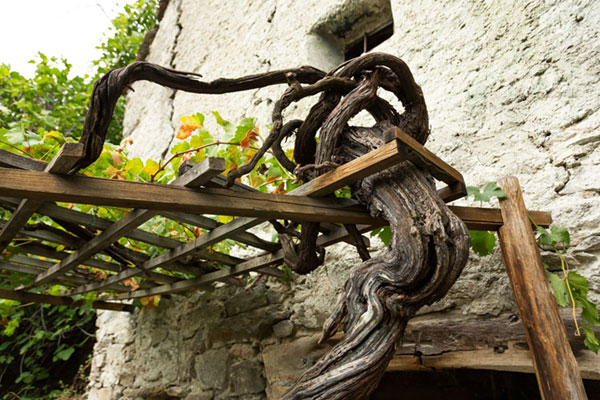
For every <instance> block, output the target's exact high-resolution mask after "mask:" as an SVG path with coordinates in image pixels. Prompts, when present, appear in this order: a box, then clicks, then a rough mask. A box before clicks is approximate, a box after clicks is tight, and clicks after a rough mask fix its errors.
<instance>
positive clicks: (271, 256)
mask: <svg viewBox="0 0 600 400" xmlns="http://www.w3.org/2000/svg"><path fill="white" fill-rule="evenodd" d="M358 229H359V231H360V232H368V231H369V230H371V229H373V228H372V227H371V226H366V225H360V226H358ZM349 236H350V235H349V234H348V232H347V231H346V229H345V228H343V227H342V228H339V229H337V230H336V231H335V232H332V233H331V234H329V235H321V236H319V237H318V239H317V244H318V245H319V246H330V245H333V244H336V243H339V242H341V241H343V240H344V239H346V238H348V237H349ZM281 261H283V250H279V251H277V252H275V253H266V254H262V255H260V256H257V257H254V258H251V259H249V260H247V261H244V262H242V263H240V264H238V265H236V266H234V267H230V268H223V269H221V270H218V271H215V272H210V273H208V274H205V275H202V276H200V277H198V278H195V279H188V280H185V281H179V282H176V283H173V284H169V285H163V286H158V287H154V288H151V289H146V290H136V291H134V292H130V293H123V294H121V295H118V296H116V297H115V298H118V299H130V298H139V297H146V296H152V295H155V294H167V293H175V292H181V291H184V290H191V289H196V288H198V287H200V286H203V285H206V284H207V283H212V282H216V281H220V280H223V279H226V278H228V277H231V276H235V275H241V274H244V273H246V272H251V271H255V270H257V269H260V268H263V267H266V266H269V265H273V264H278V263H281Z"/></svg>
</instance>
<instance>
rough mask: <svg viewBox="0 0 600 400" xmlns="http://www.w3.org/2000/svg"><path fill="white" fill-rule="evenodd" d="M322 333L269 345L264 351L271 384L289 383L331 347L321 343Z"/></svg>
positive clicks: (267, 375) (266, 373)
mask: <svg viewBox="0 0 600 400" xmlns="http://www.w3.org/2000/svg"><path fill="white" fill-rule="evenodd" d="M319 337H320V334H316V335H313V336H307V337H303V338H300V339H298V340H295V341H294V342H291V343H285V344H279V345H273V346H268V347H266V348H265V349H264V351H263V363H264V366H265V376H266V378H267V381H268V382H269V384H270V385H278V386H281V385H289V384H291V383H293V382H295V381H296V379H298V378H299V377H300V375H302V373H303V372H304V371H305V370H306V369H307V368H309V367H311V366H312V365H314V363H315V362H316V361H317V360H318V359H319V358H320V357H321V356H322V355H323V354H325V353H326V352H327V351H329V349H330V348H331V346H329V345H328V344H323V345H319V344H318V340H319Z"/></svg>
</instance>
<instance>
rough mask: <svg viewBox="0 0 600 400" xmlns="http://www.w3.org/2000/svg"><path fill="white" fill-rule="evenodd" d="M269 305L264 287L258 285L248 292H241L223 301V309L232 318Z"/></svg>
mask: <svg viewBox="0 0 600 400" xmlns="http://www.w3.org/2000/svg"><path fill="white" fill-rule="evenodd" d="M267 304H269V300H267V296H266V295H265V288H264V285H259V286H257V287H255V288H252V289H250V290H242V291H240V292H238V293H236V294H235V295H233V296H232V297H231V298H230V299H228V300H226V301H225V309H226V310H227V315H228V316H230V317H231V316H234V315H237V314H241V313H244V312H248V311H252V310H255V309H257V308H260V307H264V306H266V305H267Z"/></svg>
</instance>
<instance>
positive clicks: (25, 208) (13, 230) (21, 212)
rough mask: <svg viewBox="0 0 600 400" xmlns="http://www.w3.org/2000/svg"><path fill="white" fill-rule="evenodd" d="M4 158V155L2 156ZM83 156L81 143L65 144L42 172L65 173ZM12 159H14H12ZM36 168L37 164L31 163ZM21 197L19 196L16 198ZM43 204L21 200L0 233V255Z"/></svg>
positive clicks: (32, 200)
mask: <svg viewBox="0 0 600 400" xmlns="http://www.w3.org/2000/svg"><path fill="white" fill-rule="evenodd" d="M4 156H5V157H6V154H4ZM83 156H84V145H83V144H82V143H65V144H64V145H63V146H62V148H61V149H60V151H59V152H58V154H57V155H56V156H55V157H54V158H53V159H52V162H50V164H48V165H46V167H45V169H44V171H45V172H48V173H52V174H64V173H67V172H68V171H69V170H70V169H71V168H72V167H73V165H75V164H76V163H77V162H78V161H79V160H80V159H82V158H83ZM13 158H14V157H13ZM31 165H32V166H35V167H36V168H37V167H38V166H39V164H36V163H31ZM18 197H21V196H18ZM42 203H43V200H36V199H23V200H22V201H21V202H20V204H19V206H18V207H17V209H16V210H15V212H13V213H12V215H11V217H10V219H9V220H8V223H6V224H5V225H4V227H3V228H2V231H0V253H2V252H3V251H4V249H6V246H8V245H9V244H10V242H11V240H12V239H13V238H14V237H15V236H16V235H17V234H18V233H19V231H20V230H21V229H22V228H23V227H24V226H25V224H27V221H28V220H29V218H30V217H31V216H32V215H33V213H34V212H35V211H36V210H37V209H38V207H39V206H40V205H41V204H42Z"/></svg>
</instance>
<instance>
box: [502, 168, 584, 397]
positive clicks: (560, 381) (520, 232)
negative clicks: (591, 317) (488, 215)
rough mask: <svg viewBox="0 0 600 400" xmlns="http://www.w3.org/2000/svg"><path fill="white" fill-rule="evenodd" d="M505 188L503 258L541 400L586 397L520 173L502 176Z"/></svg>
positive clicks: (503, 188) (503, 202)
mask: <svg viewBox="0 0 600 400" xmlns="http://www.w3.org/2000/svg"><path fill="white" fill-rule="evenodd" d="M498 186H500V188H501V189H502V190H503V191H504V193H506V198H505V199H503V200H500V209H501V212H502V219H503V220H504V224H503V225H502V227H501V228H500V230H499V231H498V232H499V236H500V248H501V250H502V258H503V260H504V265H505V267H506V271H507V273H508V277H509V279H510V283H511V286H512V289H513V292H514V297H515V301H516V303H517V306H518V308H519V314H520V315H521V320H522V321H523V326H524V328H525V332H526V334H527V343H528V344H529V349H530V351H531V355H532V358H533V365H534V368H535V373H536V377H537V380H538V386H539V389H540V393H541V395H542V399H544V400H559V399H587V396H586V393H585V389H584V387H583V381H582V379H581V373H580V371H579V366H578V365H577V361H576V360H575V357H574V356H573V352H572V351H571V347H570V346H569V341H568V340H567V334H566V332H565V327H564V325H563V323H562V319H561V317H560V314H559V312H558V306H557V305H556V300H555V298H554V295H553V294H552V289H551V288H550V284H549V283H548V280H547V278H546V272H545V270H544V265H543V262H542V258H541V256H540V253H539V251H538V247H537V243H536V241H535V237H534V235H533V230H532V229H531V222H530V221H529V218H528V216H527V209H526V208H525V203H524V201H523V196H522V194H521V188H520V187H519V183H518V181H517V178H515V177H506V178H503V179H501V180H499V181H498Z"/></svg>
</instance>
